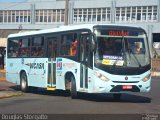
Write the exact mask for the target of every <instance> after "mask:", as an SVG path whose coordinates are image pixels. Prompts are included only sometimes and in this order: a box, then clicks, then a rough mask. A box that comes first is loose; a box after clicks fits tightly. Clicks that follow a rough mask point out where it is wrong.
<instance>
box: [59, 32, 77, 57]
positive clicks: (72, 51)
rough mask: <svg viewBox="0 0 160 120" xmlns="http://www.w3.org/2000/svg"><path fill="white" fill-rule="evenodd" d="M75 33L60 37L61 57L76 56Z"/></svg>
mask: <svg viewBox="0 0 160 120" xmlns="http://www.w3.org/2000/svg"><path fill="white" fill-rule="evenodd" d="M77 45H78V41H77V33H68V34H64V35H62V37H61V50H60V51H61V53H60V54H61V55H64V56H75V55H76V54H77Z"/></svg>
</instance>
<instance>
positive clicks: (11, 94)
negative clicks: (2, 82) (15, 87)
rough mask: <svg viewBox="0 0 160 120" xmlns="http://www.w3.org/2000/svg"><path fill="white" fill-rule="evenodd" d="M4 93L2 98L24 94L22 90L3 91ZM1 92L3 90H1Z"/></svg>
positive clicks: (0, 97)
mask: <svg viewBox="0 0 160 120" xmlns="http://www.w3.org/2000/svg"><path fill="white" fill-rule="evenodd" d="M3 92H4V94H3V95H0V99H4V98H10V97H17V96H22V95H23V93H22V92H11V91H10V92H9V91H7V92H6V91H3ZM0 93H1V92H0Z"/></svg>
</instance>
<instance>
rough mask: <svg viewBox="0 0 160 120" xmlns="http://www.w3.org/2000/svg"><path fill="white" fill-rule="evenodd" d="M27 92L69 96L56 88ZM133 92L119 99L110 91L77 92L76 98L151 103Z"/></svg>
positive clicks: (66, 92) (14, 87) (67, 92)
mask: <svg viewBox="0 0 160 120" xmlns="http://www.w3.org/2000/svg"><path fill="white" fill-rule="evenodd" d="M12 89H15V90H18V91H19V90H20V87H19V86H12ZM29 93H33V94H41V95H48V96H62V97H70V92H69V91H63V90H56V91H47V90H45V89H42V88H35V87H31V88H30V91H29ZM139 94H140V95H134V94H126V93H123V94H122V96H121V99H120V100H115V99H114V98H113V94H111V93H108V94H107V93H103V94H102V93H99V94H89V93H78V98H77V99H81V100H87V101H95V102H129V103H151V98H149V97H145V96H142V95H143V94H142V95H141V93H139Z"/></svg>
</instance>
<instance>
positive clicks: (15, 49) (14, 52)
mask: <svg viewBox="0 0 160 120" xmlns="http://www.w3.org/2000/svg"><path fill="white" fill-rule="evenodd" d="M19 47H20V44H19V40H18V39H13V40H9V41H8V57H17V56H18V54H19Z"/></svg>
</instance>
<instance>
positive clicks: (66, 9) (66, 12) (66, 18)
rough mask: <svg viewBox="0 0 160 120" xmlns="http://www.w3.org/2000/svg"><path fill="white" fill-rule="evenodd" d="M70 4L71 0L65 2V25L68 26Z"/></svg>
mask: <svg viewBox="0 0 160 120" xmlns="http://www.w3.org/2000/svg"><path fill="white" fill-rule="evenodd" d="M68 4H69V0H65V20H64V25H68Z"/></svg>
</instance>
